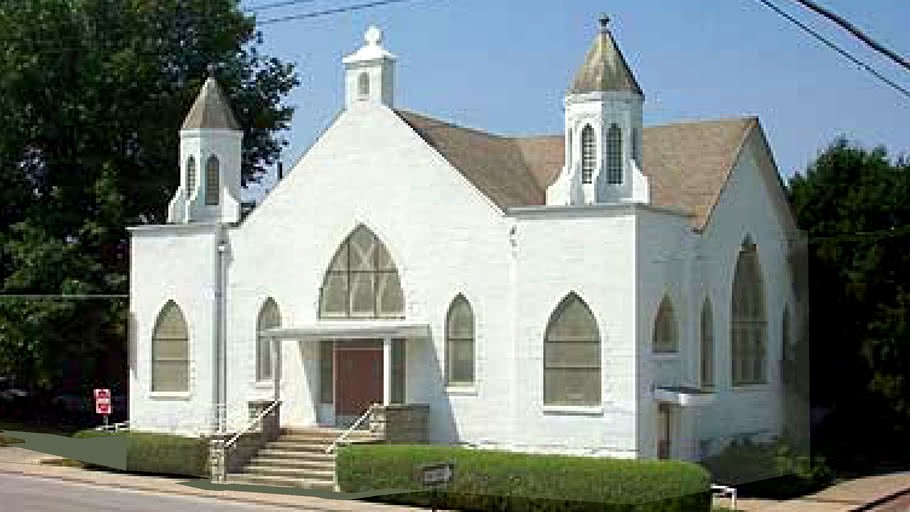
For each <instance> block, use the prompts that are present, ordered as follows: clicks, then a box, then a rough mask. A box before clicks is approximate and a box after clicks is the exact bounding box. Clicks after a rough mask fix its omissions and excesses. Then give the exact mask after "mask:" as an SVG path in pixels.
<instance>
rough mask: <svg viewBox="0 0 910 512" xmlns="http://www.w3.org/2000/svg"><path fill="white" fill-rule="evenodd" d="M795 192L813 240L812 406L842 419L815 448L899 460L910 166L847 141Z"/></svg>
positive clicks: (905, 411)
mask: <svg viewBox="0 0 910 512" xmlns="http://www.w3.org/2000/svg"><path fill="white" fill-rule="evenodd" d="M789 193H790V198H791V201H792V203H793V205H794V208H795V211H796V215H797V218H798V222H799V225H800V227H801V228H803V229H805V230H806V231H807V232H808V235H809V241H810V256H809V257H810V263H809V269H810V270H809V271H810V295H809V297H810V301H811V307H810V312H811V320H810V326H811V327H810V337H811V357H812V371H811V380H812V401H813V404H814V406H820V407H823V408H826V409H828V410H831V411H832V412H831V415H830V417H829V419H828V421H826V424H824V425H822V428H821V429H820V430H819V434H820V435H821V437H820V438H819V437H818V436H816V439H814V441H818V442H820V443H821V445H822V446H825V445H827V446H828V447H829V450H831V451H833V452H835V453H833V455H834V456H835V457H836V456H841V457H843V458H851V457H852V458H855V457H856V456H862V455H867V456H869V457H871V458H872V459H875V458H881V457H885V456H887V455H889V454H894V453H896V452H897V451H899V450H896V449H895V448H896V446H898V445H899V444H900V443H901V442H906V440H907V439H908V437H910V435H908V434H910V432H908V428H910V401H908V400H910V323H908V322H910V251H907V247H908V246H910V165H908V162H907V161H906V160H905V159H904V158H898V159H896V160H893V161H892V160H891V159H889V158H888V155H887V152H886V151H885V149H884V148H876V149H874V150H871V151H870V150H866V149H863V148H861V147H857V146H855V145H851V144H850V143H848V142H847V141H846V140H845V139H843V138H841V139H838V140H836V141H835V142H834V143H833V144H831V145H830V147H828V148H827V150H826V151H824V152H823V153H822V154H820V155H819V157H818V158H817V159H816V161H815V162H814V163H813V164H812V165H811V166H810V167H809V169H808V170H807V171H806V173H805V175H801V174H797V175H796V176H794V177H793V179H792V180H791V181H790V184H789ZM905 446H906V445H905ZM907 447H910V446H907ZM858 452H859V453H858ZM863 452H864V453H863Z"/></svg>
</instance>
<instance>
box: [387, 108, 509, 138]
mask: <svg viewBox="0 0 910 512" xmlns="http://www.w3.org/2000/svg"><path fill="white" fill-rule="evenodd" d="M394 110H395V112H397V113H399V114H404V115H410V116H417V117H422V118H423V119H426V120H427V121H434V122H437V123H440V124H443V125H445V126H447V127H449V128H457V129H459V130H466V131H469V132H474V133H477V134H479V135H485V136H487V137H494V138H497V139H510V138H512V137H509V136H508V135H500V134H498V133H492V132H488V131H485V130H481V129H480V128H471V127H468V126H462V125H460V124H455V123H453V122H452V121H446V120H444V119H439V118H438V117H433V116H430V115H427V114H421V113H419V112H414V111H413V110H405V109H401V108H396V109H394Z"/></svg>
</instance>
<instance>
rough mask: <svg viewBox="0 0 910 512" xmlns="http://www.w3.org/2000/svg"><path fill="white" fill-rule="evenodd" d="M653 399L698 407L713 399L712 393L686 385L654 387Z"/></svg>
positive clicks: (682, 405)
mask: <svg viewBox="0 0 910 512" xmlns="http://www.w3.org/2000/svg"><path fill="white" fill-rule="evenodd" d="M654 399H655V400H657V401H658V402H661V403H665V404H673V405H678V406H680V407H698V406H702V405H708V404H710V403H711V402H713V401H714V393H713V392H712V391H706V390H703V389H699V388H692V387H687V386H661V387H658V388H655V389H654Z"/></svg>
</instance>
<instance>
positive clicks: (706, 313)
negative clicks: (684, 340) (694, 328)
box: [701, 299, 714, 387]
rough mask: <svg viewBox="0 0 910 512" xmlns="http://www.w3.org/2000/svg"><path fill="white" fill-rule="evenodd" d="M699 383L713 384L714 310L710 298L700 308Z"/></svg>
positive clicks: (704, 384)
mask: <svg viewBox="0 0 910 512" xmlns="http://www.w3.org/2000/svg"><path fill="white" fill-rule="evenodd" d="M701 385H702V386H704V387H711V386H713V385H714V312H713V311H712V310H711V301H710V299H705V304H704V305H703V306H702V308H701Z"/></svg>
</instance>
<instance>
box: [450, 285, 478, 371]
mask: <svg viewBox="0 0 910 512" xmlns="http://www.w3.org/2000/svg"><path fill="white" fill-rule="evenodd" d="M472 384H474V311H473V310H471V304H470V303H469V302H468V299H466V298H464V295H458V296H457V297H455V299H454V300H452V304H451V305H450V306H449V312H448V314H447V315H446V385H448V386H470V385H472Z"/></svg>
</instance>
